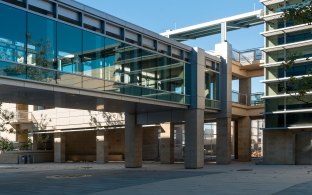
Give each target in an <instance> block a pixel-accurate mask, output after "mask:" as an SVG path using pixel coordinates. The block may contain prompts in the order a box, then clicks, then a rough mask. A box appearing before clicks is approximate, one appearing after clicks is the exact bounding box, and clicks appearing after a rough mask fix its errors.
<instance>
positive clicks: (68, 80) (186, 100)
mask: <svg viewBox="0 0 312 195" xmlns="http://www.w3.org/2000/svg"><path fill="white" fill-rule="evenodd" d="M0 75H1V76H8V77H15V78H21V79H29V80H33V81H39V82H44V83H50V84H57V85H62V86H68V87H75V88H83V89H90V90H96V91H109V92H114V93H121V94H126V95H131V96H142V97H144V98H151V99H158V100H163V101H168V102H170V101H171V102H176V103H180V104H190V96H187V95H184V94H179V93H174V92H170V91H163V90H157V89H153V88H148V87H141V86H137V85H131V84H124V83H120V82H115V81H110V80H103V79H100V78H93V77H89V76H82V75H77V74H73V73H66V72H59V71H57V70H51V69H47V68H42V67H38V66H31V65H25V64H14V63H10V62H6V61H0Z"/></svg>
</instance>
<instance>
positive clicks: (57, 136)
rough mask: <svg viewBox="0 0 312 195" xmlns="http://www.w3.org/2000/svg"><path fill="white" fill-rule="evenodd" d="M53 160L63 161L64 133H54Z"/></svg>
mask: <svg viewBox="0 0 312 195" xmlns="http://www.w3.org/2000/svg"><path fill="white" fill-rule="evenodd" d="M54 162H56V163H61V162H65V135H64V133H60V132H57V133H54Z"/></svg>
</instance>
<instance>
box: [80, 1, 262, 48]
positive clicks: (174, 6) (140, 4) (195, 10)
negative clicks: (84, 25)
mask: <svg viewBox="0 0 312 195" xmlns="http://www.w3.org/2000/svg"><path fill="white" fill-rule="evenodd" d="M77 1H78V2H81V3H84V4H86V5H89V6H91V7H94V8H97V9H99V10H101V11H104V12H106V13H109V14H111V15H113V16H116V17H118V18H121V19H124V20H126V21H128V22H131V23H134V24H136V25H139V26H142V27H144V28H147V29H149V30H152V31H154V32H157V33H160V32H164V31H166V30H167V29H175V28H182V27H186V26H190V25H195V24H198V23H203V22H208V21H211V20H215V19H220V18H224V17H229V16H233V15H237V14H242V13H245V12H250V11H253V10H254V8H255V9H256V10H258V9H261V8H262V5H261V4H260V3H259V0H217V1H216V0H193V1H189V0H157V1H152V0H122V1H116V0H92V1H90V0H77ZM190 2H191V3H190ZM262 31H263V26H257V27H252V28H249V29H243V30H239V31H233V32H229V33H228V41H229V42H230V43H232V45H233V48H235V49H238V50H245V49H249V48H256V47H262V46H263V38H262V37H261V35H260V34H259V33H260V32H262ZM218 42H220V35H215V36H210V37H207V38H201V39H197V40H193V41H189V42H185V43H186V44H188V45H190V46H193V47H194V46H196V47H201V48H203V49H205V50H212V49H214V44H215V43H218Z"/></svg>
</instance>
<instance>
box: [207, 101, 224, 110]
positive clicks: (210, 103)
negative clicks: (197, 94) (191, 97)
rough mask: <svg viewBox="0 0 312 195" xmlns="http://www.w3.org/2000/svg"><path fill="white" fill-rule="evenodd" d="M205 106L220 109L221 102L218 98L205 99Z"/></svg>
mask: <svg viewBox="0 0 312 195" xmlns="http://www.w3.org/2000/svg"><path fill="white" fill-rule="evenodd" d="M205 107H206V108H212V109H218V110H220V109H221V102H220V101H219V100H211V99H206V100H205Z"/></svg>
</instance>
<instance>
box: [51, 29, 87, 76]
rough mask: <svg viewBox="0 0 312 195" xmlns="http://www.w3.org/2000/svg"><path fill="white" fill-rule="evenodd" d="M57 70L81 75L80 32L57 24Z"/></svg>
mask: <svg viewBox="0 0 312 195" xmlns="http://www.w3.org/2000/svg"><path fill="white" fill-rule="evenodd" d="M57 47H58V48H57V49H58V52H57V59H58V70H61V71H64V72H70V73H81V72H82V70H81V69H82V68H81V59H80V58H81V51H82V30H80V29H77V28H75V27H72V26H69V25H66V24H62V23H58V24H57Z"/></svg>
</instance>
